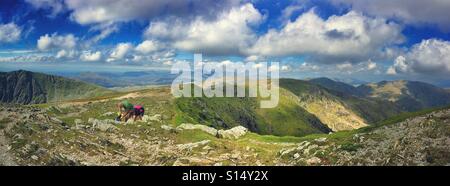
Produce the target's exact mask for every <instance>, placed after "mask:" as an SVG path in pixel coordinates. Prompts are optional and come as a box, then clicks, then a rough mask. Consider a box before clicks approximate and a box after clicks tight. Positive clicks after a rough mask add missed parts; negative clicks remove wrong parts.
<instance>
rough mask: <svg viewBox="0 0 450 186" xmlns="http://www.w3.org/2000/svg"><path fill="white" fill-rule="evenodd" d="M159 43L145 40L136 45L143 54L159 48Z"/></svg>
mask: <svg viewBox="0 0 450 186" xmlns="http://www.w3.org/2000/svg"><path fill="white" fill-rule="evenodd" d="M158 48H159V47H158V44H157V42H156V41H153V40H145V41H143V42H142V43H141V44H139V45H138V46H136V51H138V52H140V53H142V54H148V53H151V52H154V51H157V50H158Z"/></svg>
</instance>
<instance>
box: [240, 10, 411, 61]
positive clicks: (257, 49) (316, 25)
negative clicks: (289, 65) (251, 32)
mask: <svg viewBox="0 0 450 186" xmlns="http://www.w3.org/2000/svg"><path fill="white" fill-rule="evenodd" d="M402 41H403V36H402V34H401V27H400V26H399V25H397V24H395V23H392V22H388V21H386V20H385V19H381V18H370V17H366V16H364V15H362V14H360V13H357V12H354V11H350V12H348V13H347V14H345V15H342V16H337V15H334V16H331V17H329V18H328V19H327V20H324V19H322V18H320V17H319V16H318V15H316V13H315V12H314V10H310V11H309V12H306V13H304V14H302V15H301V16H299V17H298V18H297V19H296V20H295V21H293V22H288V23H287V24H286V25H285V26H284V27H283V28H282V29H281V30H275V29H272V30H269V31H268V33H266V34H265V35H263V36H262V37H260V38H259V39H258V41H257V42H256V44H255V45H254V46H253V47H252V48H250V50H249V51H248V52H249V53H251V54H257V55H264V56H284V55H307V56H310V57H312V58H314V60H315V61H326V62H336V63H339V62H352V63H353V62H360V61H362V60H367V59H368V58H379V57H380V56H383V50H384V49H385V48H386V47H387V46H390V45H393V44H398V43H401V42H402Z"/></svg>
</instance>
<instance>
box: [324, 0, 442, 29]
mask: <svg viewBox="0 0 450 186" xmlns="http://www.w3.org/2000/svg"><path fill="white" fill-rule="evenodd" d="M332 2H334V3H335V4H346V5H350V6H351V8H352V9H353V10H356V11H361V12H364V13H367V14H369V15H374V16H382V17H385V18H394V19H399V20H401V21H403V22H405V23H408V24H414V25H421V24H435V25H437V26H439V27H440V28H442V29H443V30H445V31H450V21H448V20H449V19H448V18H449V16H450V14H449V12H448V10H450V1H448V0H426V1H424V0H332Z"/></svg>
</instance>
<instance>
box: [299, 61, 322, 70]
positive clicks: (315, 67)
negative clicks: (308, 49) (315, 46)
mask: <svg viewBox="0 0 450 186" xmlns="http://www.w3.org/2000/svg"><path fill="white" fill-rule="evenodd" d="M299 70H300V71H301V72H307V71H317V70H320V67H319V66H318V65H315V64H311V63H308V62H303V63H302V64H301V65H300V67H299Z"/></svg>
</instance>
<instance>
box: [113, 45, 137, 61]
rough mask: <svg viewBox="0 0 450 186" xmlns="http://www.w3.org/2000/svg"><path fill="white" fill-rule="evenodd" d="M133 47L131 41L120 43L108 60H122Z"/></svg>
mask: <svg viewBox="0 0 450 186" xmlns="http://www.w3.org/2000/svg"><path fill="white" fill-rule="evenodd" d="M132 49H133V45H132V44H131V43H119V44H117V46H116V48H114V50H113V51H112V52H111V55H110V56H109V58H108V59H107V61H115V60H121V59H123V58H125V56H126V55H127V54H128V53H129V52H130V51H131V50H132Z"/></svg>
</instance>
